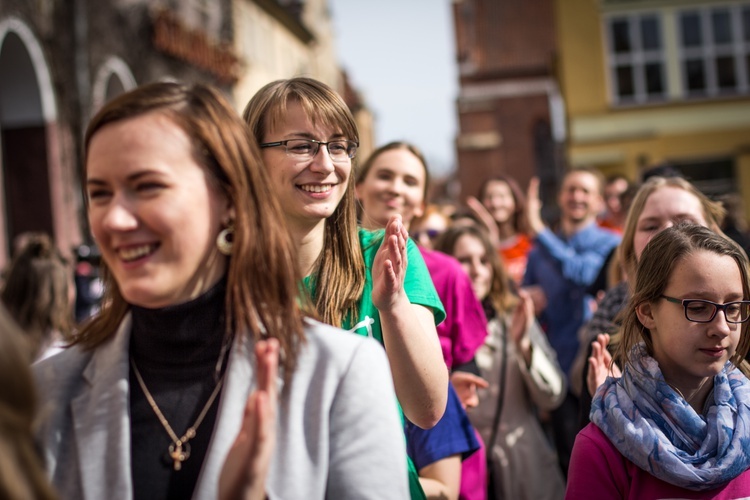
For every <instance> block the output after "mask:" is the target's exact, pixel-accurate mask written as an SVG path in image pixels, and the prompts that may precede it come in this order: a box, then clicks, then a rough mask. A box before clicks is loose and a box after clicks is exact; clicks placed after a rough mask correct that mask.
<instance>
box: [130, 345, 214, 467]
mask: <svg viewBox="0 0 750 500" xmlns="http://www.w3.org/2000/svg"><path fill="white" fill-rule="evenodd" d="M130 366H132V367H133V373H135V378H136V379H137V380H138V384H139V385H140V386H141V389H142V390H143V394H144V395H145V396H146V400H148V404H149V405H151V408H152V409H153V410H154V413H156V416H157V417H158V418H159V422H161V425H162V427H164V430H165V431H167V434H169V437H170V439H171V440H172V443H170V445H169V456H170V457H171V458H172V460H174V470H180V469H182V462H184V461H185V460H187V459H188V458H190V444H188V441H190V440H191V439H193V438H194V437H195V431H196V430H197V429H198V426H200V425H201V422H203V418H204V417H205V416H206V413H208V409H209V408H211V405H212V404H213V402H214V399H216V396H217V395H218V394H219V390H220V389H221V386H222V383H223V382H224V376H223V375H222V377H221V378H220V379H219V381H218V382H217V383H216V387H214V390H213V392H212V393H211V396H210V397H209V398H208V401H207V402H206V404H205V406H204V407H203V409H202V410H201V413H200V415H198V418H196V419H195V423H194V424H193V425H191V426H190V427H188V430H187V431H185V434H184V435H183V436H182V437H181V438H178V437H177V434H176V433H175V432H174V430H173V429H172V426H170V425H169V422H168V421H167V418H166V417H165V416H164V414H163V413H162V412H161V410H160V409H159V406H158V405H157V404H156V401H155V400H154V397H153V396H152V395H151V393H150V392H149V391H148V389H147V388H146V383H145V382H144V381H143V377H141V372H140V371H138V367H137V366H135V361H133V358H130Z"/></svg>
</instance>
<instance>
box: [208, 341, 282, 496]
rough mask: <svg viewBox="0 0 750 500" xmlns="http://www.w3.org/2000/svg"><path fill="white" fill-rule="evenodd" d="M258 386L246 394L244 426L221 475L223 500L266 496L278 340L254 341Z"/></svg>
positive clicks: (273, 440) (273, 441)
mask: <svg viewBox="0 0 750 500" xmlns="http://www.w3.org/2000/svg"><path fill="white" fill-rule="evenodd" d="M255 359H256V379H257V387H256V389H255V390H254V391H253V392H252V393H251V394H250V397H248V398H247V404H246V405H245V413H244V416H243V418H242V427H241V428H240V432H239V434H238V435H237V438H236V439H235V440H234V444H233V445H232V448H231V449H230V450H229V454H228V455H227V458H226V460H225V462H224V467H223V468H222V470H221V477H220V478H219V499H221V500H263V499H265V498H266V491H265V490H266V488H265V486H266V478H267V477H268V468H269V466H270V464H271V455H272V454H273V449H274V446H275V444H276V410H277V407H278V387H277V386H276V377H277V375H278V368H279V342H278V341H277V340H276V339H268V340H260V341H258V342H257V343H256V345H255Z"/></svg>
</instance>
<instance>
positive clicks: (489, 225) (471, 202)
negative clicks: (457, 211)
mask: <svg viewBox="0 0 750 500" xmlns="http://www.w3.org/2000/svg"><path fill="white" fill-rule="evenodd" d="M466 206H467V207H469V210H471V212H472V213H473V214H474V215H475V216H476V217H477V218H478V219H479V220H480V221H481V223H482V225H483V226H484V227H485V228H486V229H487V231H488V234H489V236H490V241H491V242H492V245H493V246H494V247H495V248H497V247H498V246H499V245H500V229H499V228H498V227H497V222H496V221H495V218H494V217H492V214H491V213H490V212H489V210H487V207H485V206H484V204H482V202H481V201H479V200H478V199H476V198H475V197H473V196H469V197H468V198H466Z"/></svg>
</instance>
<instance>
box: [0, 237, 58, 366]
mask: <svg viewBox="0 0 750 500" xmlns="http://www.w3.org/2000/svg"><path fill="white" fill-rule="evenodd" d="M72 285H73V276H72V271H71V269H70V266H69V264H68V261H67V260H66V259H65V258H64V257H63V256H62V254H61V253H60V252H59V251H58V250H57V248H55V246H54V245H53V244H52V241H51V240H50V237H49V236H48V235H46V234H41V233H40V234H33V235H29V236H28V238H25V243H24V246H22V247H21V248H19V251H18V254H17V255H16V256H15V257H14V258H13V261H12V262H11V265H10V268H9V270H8V274H7V277H6V280H5V286H4V287H3V291H2V294H1V295H0V297H1V298H2V301H3V304H4V305H5V307H6V308H7V310H8V312H9V313H10V314H11V316H13V318H14V319H15V320H16V322H17V323H18V324H19V326H20V327H21V329H22V330H23V331H24V332H25V333H26V334H27V335H28V336H29V339H30V340H31V346H32V350H33V352H34V356H35V357H36V356H37V355H38V354H39V352H40V350H41V349H42V348H43V347H44V345H45V344H47V343H48V342H49V340H50V339H51V337H52V335H54V334H59V335H62V337H63V338H68V337H69V336H70V334H71V333H72V330H73V313H72V304H70V300H69V296H68V293H69V291H70V287H72Z"/></svg>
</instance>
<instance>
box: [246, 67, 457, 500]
mask: <svg viewBox="0 0 750 500" xmlns="http://www.w3.org/2000/svg"><path fill="white" fill-rule="evenodd" d="M244 118H245V121H246V122H247V123H248V124H249V125H250V129H251V130H252V132H253V135H254V138H255V141H256V142H257V143H258V145H261V146H262V145H263V144H269V143H271V144H273V143H281V142H282V141H289V140H301V139H305V140H314V141H316V142H314V143H313V144H320V143H321V142H327V143H331V142H333V143H339V142H341V143H343V142H344V141H349V142H353V143H357V142H358V140H359V136H358V133H357V127H356V124H355V122H354V118H353V116H352V114H351V112H350V111H349V108H348V107H347V106H346V103H345V102H344V100H343V99H342V98H341V97H340V96H339V95H338V94H336V92H334V91H333V89H331V88H330V87H328V86H327V85H325V84H323V83H321V82H318V81H316V80H312V79H310V78H293V79H290V80H278V81H275V82H271V83H269V84H268V85H266V86H265V87H263V88H261V89H260V90H259V91H258V93H257V94H256V95H255V96H253V98H252V99H251V100H250V102H249V103H248V104H247V106H246V108H245V111H244ZM287 145H288V143H287ZM336 151H337V150H336V148H334V150H333V151H331V148H330V146H329V147H327V148H323V147H320V148H318V149H317V150H315V151H314V153H315V154H310V155H307V154H305V155H304V156H303V157H300V156H302V155H298V154H295V152H294V151H291V152H290V151H289V150H288V148H287V149H286V150H285V148H282V147H276V146H271V147H266V148H264V149H262V152H263V160H264V164H265V166H266V168H267V169H268V172H269V176H270V177H271V179H272V186H273V192H274V194H275V195H276V197H277V198H278V200H279V201H280V202H281V206H282V207H283V210H284V217H285V219H286V222H287V224H288V226H289V228H290V230H291V233H292V239H293V240H294V243H295V248H296V250H297V253H296V259H297V263H298V265H299V267H300V269H301V270H302V273H303V275H304V276H305V281H304V283H305V286H306V288H307V290H308V291H309V294H310V297H311V298H312V301H313V303H314V304H315V308H316V310H317V312H318V314H319V315H320V317H321V318H322V320H323V321H324V322H326V323H330V324H333V325H336V326H342V327H343V328H345V329H348V330H351V331H353V332H355V333H358V334H360V335H366V336H369V337H373V338H375V339H376V340H378V341H379V342H381V343H382V344H383V345H384V346H385V348H386V354H387V356H388V359H389V361H390V366H391V370H392V371H393V384H394V385H395V388H396V395H397V396H398V401H399V403H400V404H401V407H402V408H403V411H404V414H405V415H406V416H407V417H408V418H409V420H411V421H413V422H414V423H415V424H417V425H418V426H420V427H424V428H429V427H432V426H434V425H435V424H436V423H437V421H438V420H439V419H440V417H441V416H442V415H443V413H444V411H445V407H446V400H447V396H448V395H447V390H446V388H447V386H448V372H447V370H446V368H445V364H443V363H442V362H441V355H440V343H439V341H438V337H437V333H436V330H435V324H436V323H440V322H441V321H442V320H443V319H444V318H445V311H444V309H443V307H442V304H441V303H440V300H439V298H438V295H437V293H436V291H435V287H434V286H433V285H432V282H431V280H430V278H429V275H428V274H427V270H426V268H425V265H424V261H423V260H422V258H421V257H420V255H419V252H418V250H417V249H416V248H415V247H414V245H413V243H411V242H410V241H409V240H408V234H407V232H406V229H405V227H404V224H403V223H402V221H401V218H400V217H399V216H393V217H391V218H390V219H389V220H388V221H387V224H386V229H385V232H382V231H381V232H371V231H366V230H360V229H358V227H357V220H356V212H355V199H354V177H353V175H352V160H351V158H350V157H349V155H346V157H344V155H341V154H337V153H336ZM310 153H313V151H312V150H311V151H310ZM410 472H411V476H410V479H411V480H412V481H411V483H410V486H411V487H412V489H411V493H412V497H413V498H421V497H422V491H421V489H420V487H419V484H418V482H417V480H416V472H415V471H414V470H413V468H412V469H410Z"/></svg>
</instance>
